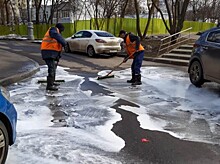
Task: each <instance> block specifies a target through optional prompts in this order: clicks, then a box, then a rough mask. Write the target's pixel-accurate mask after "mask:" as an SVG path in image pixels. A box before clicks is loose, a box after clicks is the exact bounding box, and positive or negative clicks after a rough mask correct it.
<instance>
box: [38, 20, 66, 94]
mask: <svg viewBox="0 0 220 164" xmlns="http://www.w3.org/2000/svg"><path fill="white" fill-rule="evenodd" d="M63 31H64V26H63V24H61V23H57V24H56V26H55V27H51V28H49V29H48V31H47V32H46V34H45V35H44V38H43V40H42V43H41V55H42V58H43V60H44V61H45V63H46V64H47V66H48V76H47V87H46V90H52V91H57V90H58V88H57V87H56V86H55V85H58V84H56V83H55V76H56V67H57V64H58V62H59V59H60V58H61V51H62V47H64V46H65V45H66V41H65V39H64V38H63V37H62V36H61V33H62V32H63Z"/></svg>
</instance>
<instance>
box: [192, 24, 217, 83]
mask: <svg viewBox="0 0 220 164" xmlns="http://www.w3.org/2000/svg"><path fill="white" fill-rule="evenodd" d="M199 35H200V37H199V39H198V40H196V42H195V44H194V48H193V51H192V56H191V59H190V62H189V68H188V73H189V78H190V81H191V83H192V84H194V85H195V86H196V87H201V85H203V84H204V82H209V81H213V82H217V83H220V28H218V27H215V28H212V29H209V30H207V31H204V32H200V33H199Z"/></svg>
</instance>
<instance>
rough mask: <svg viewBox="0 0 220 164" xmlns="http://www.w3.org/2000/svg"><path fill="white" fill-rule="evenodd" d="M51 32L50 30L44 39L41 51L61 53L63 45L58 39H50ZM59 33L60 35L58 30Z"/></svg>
mask: <svg viewBox="0 0 220 164" xmlns="http://www.w3.org/2000/svg"><path fill="white" fill-rule="evenodd" d="M49 31H50V29H49V30H48V31H47V32H46V34H45V35H44V38H43V39H42V43H41V50H54V51H61V50H62V45H61V44H60V43H58V42H57V40H56V39H54V38H51V37H50V34H49ZM57 32H58V33H60V32H59V30H58V29H57Z"/></svg>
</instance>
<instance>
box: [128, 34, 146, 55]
mask: <svg viewBox="0 0 220 164" xmlns="http://www.w3.org/2000/svg"><path fill="white" fill-rule="evenodd" d="M125 45H126V51H127V53H128V55H129V56H131V57H130V58H134V56H133V54H134V53H135V52H136V42H131V40H130V37H129V35H127V37H126V39H125ZM143 50H144V47H143V46H142V45H141V44H140V45H139V49H138V51H143Z"/></svg>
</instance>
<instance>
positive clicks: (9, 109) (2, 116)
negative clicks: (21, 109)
mask: <svg viewBox="0 0 220 164" xmlns="http://www.w3.org/2000/svg"><path fill="white" fill-rule="evenodd" d="M16 124H17V112H16V110H15V108H14V106H13V104H11V103H10V102H9V93H8V92H7V91H6V90H5V89H4V88H2V87H0V163H1V164H4V163H5V161H6V158H7V155H8V147H9V145H13V144H14V142H15V138H16Z"/></svg>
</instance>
